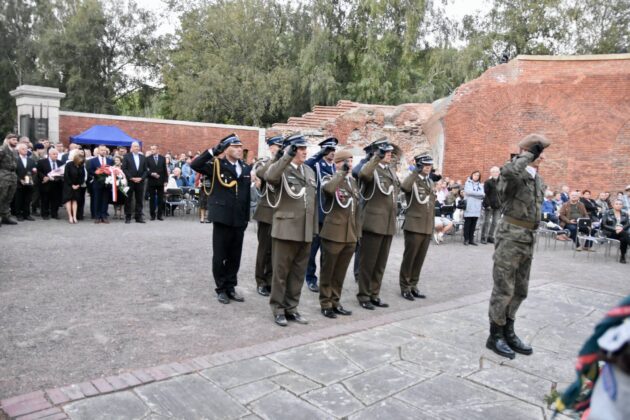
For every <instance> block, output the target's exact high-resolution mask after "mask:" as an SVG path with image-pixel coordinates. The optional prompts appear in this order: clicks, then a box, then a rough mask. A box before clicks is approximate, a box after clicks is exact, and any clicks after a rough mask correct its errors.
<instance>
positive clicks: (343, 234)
mask: <svg viewBox="0 0 630 420" xmlns="http://www.w3.org/2000/svg"><path fill="white" fill-rule="evenodd" d="M322 191H323V193H324V194H325V195H326V198H327V200H326V202H327V203H332V205H331V206H330V207H327V208H325V209H324V210H325V211H326V210H327V209H330V212H329V213H328V214H327V215H326V218H325V219H324V224H323V226H322V230H321V232H320V233H319V236H320V238H321V242H322V244H321V245H322V267H321V270H320V274H319V281H320V283H319V304H320V305H321V307H322V309H334V308H339V307H340V306H341V305H340V303H339V299H340V297H341V290H342V288H343V281H344V279H345V277H346V271H347V270H348V265H349V264H350V260H351V259H352V255H353V254H354V250H355V248H356V245H357V241H358V239H359V237H360V235H361V225H360V217H359V211H358V207H359V186H358V185H357V182H356V181H355V179H354V178H353V177H352V175H350V174H349V173H347V172H344V171H338V172H336V173H335V175H333V176H332V178H330V179H328V180H326V181H322ZM327 205H328V204H327Z"/></svg>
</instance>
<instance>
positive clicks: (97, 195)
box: [91, 181, 112, 219]
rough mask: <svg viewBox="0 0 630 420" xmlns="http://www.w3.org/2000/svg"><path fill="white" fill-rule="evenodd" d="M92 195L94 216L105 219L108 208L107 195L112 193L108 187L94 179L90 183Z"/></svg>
mask: <svg viewBox="0 0 630 420" xmlns="http://www.w3.org/2000/svg"><path fill="white" fill-rule="evenodd" d="M92 192H93V194H92V197H91V199H92V200H94V211H95V214H94V216H95V217H96V218H97V219H107V209H108V208H109V197H110V195H111V193H112V190H111V188H110V187H108V186H106V185H105V184H101V183H99V182H98V181H95V182H94V184H92Z"/></svg>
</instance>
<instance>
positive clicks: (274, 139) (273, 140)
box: [267, 136, 282, 146]
mask: <svg viewBox="0 0 630 420" xmlns="http://www.w3.org/2000/svg"><path fill="white" fill-rule="evenodd" d="M274 144H276V145H278V146H282V136H273V137H269V138H268V139H267V145H268V146H273V145H274Z"/></svg>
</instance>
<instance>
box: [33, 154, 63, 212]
mask: <svg viewBox="0 0 630 420" xmlns="http://www.w3.org/2000/svg"><path fill="white" fill-rule="evenodd" d="M58 156H59V152H58V151H57V149H50V150H49V152H48V158H47V159H40V160H39V161H38V162H37V179H38V183H37V184H38V187H39V196H40V201H41V205H42V219H44V220H48V219H49V218H50V217H52V218H53V219H58V218H59V216H58V210H59V206H60V205H61V195H62V190H63V178H62V177H60V176H59V177H52V178H51V177H50V176H49V173H50V172H51V171H54V170H56V169H57V168H59V167H60V166H61V161H60V160H59V159H57V157H58Z"/></svg>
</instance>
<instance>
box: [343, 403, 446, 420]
mask: <svg viewBox="0 0 630 420" xmlns="http://www.w3.org/2000/svg"><path fill="white" fill-rule="evenodd" d="M392 419H396V420H425V419H426V420H429V419H435V416H433V415H431V414H430V413H427V412H426V411H425V410H420V409H419V408H416V407H412V406H410V405H408V404H405V403H404V402H402V401H399V400H397V399H395V398H388V399H386V400H383V401H380V402H377V403H376V404H373V405H371V406H369V407H367V408H364V409H363V410H361V411H359V412H358V413H355V414H353V415H351V416H350V417H349V418H348V420H392Z"/></svg>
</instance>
